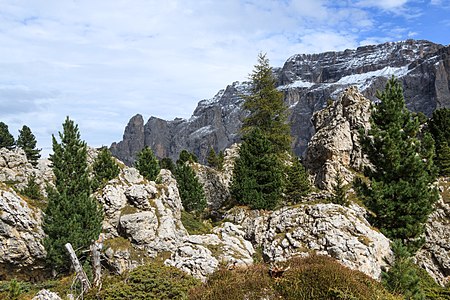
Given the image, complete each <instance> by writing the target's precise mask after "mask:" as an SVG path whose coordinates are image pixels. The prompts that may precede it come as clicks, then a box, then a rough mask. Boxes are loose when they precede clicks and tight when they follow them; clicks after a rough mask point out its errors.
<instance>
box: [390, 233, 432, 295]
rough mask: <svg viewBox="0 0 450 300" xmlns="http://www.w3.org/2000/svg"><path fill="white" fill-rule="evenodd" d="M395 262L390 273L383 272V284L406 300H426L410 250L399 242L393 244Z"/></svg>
mask: <svg viewBox="0 0 450 300" xmlns="http://www.w3.org/2000/svg"><path fill="white" fill-rule="evenodd" d="M392 251H393V252H394V257H395V262H394V264H393V265H392V266H391V267H390V268H389V271H387V272H383V274H382V278H383V284H384V285H385V286H386V288H387V289H388V290H389V291H391V292H393V293H397V294H402V295H403V296H404V297H405V299H417V300H419V299H420V300H421V299H425V294H424V292H423V290H422V289H421V287H420V278H419V276H418V274H417V272H416V268H415V267H414V263H413V261H412V258H411V254H410V252H409V251H408V248H407V247H406V246H404V245H403V243H402V242H401V241H399V240H396V241H394V242H393V243H392Z"/></svg>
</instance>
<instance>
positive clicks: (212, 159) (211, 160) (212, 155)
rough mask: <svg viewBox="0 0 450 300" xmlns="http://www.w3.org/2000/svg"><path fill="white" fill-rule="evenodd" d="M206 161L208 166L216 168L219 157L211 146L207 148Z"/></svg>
mask: <svg viewBox="0 0 450 300" xmlns="http://www.w3.org/2000/svg"><path fill="white" fill-rule="evenodd" d="M206 162H207V163H208V166H209V167H211V168H216V169H217V167H218V166H219V157H218V156H217V154H216V151H214V148H213V147H210V148H209V151H208V156H207V158H206Z"/></svg>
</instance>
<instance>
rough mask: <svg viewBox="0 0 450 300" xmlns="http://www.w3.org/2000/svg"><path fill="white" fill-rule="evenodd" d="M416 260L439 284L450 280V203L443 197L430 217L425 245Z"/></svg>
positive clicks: (444, 283)
mask: <svg viewBox="0 0 450 300" xmlns="http://www.w3.org/2000/svg"><path fill="white" fill-rule="evenodd" d="M416 260H417V263H418V265H419V266H421V267H422V268H424V269H425V270H426V271H427V272H428V273H429V274H430V275H431V276H432V277H433V278H434V279H435V280H436V282H438V283H439V284H441V285H446V284H448V283H449V282H450V205H449V204H448V203H444V201H442V199H440V200H439V202H438V203H437V204H436V210H435V211H434V212H433V213H432V214H431V215H430V217H429V218H428V222H427V224H426V229H425V245H424V246H423V247H422V249H421V250H420V251H419V252H418V253H417V254H416Z"/></svg>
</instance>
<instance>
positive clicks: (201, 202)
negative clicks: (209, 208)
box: [175, 163, 206, 212]
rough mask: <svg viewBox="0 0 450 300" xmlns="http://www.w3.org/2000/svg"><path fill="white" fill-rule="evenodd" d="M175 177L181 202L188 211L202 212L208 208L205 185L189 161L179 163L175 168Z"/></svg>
mask: <svg viewBox="0 0 450 300" xmlns="http://www.w3.org/2000/svg"><path fill="white" fill-rule="evenodd" d="M175 179H176V180H177V186H178V191H179V192H180V197H181V202H182V204H183V207H184V209H185V210H186V211H187V212H192V211H197V212H202V211H203V210H204V209H205V208H206V198H205V193H204V191H203V186H202V184H201V183H200V181H199V180H198V178H197V176H196V175H195V172H194V170H193V169H192V168H191V166H189V164H188V163H179V164H177V166H176V168H175Z"/></svg>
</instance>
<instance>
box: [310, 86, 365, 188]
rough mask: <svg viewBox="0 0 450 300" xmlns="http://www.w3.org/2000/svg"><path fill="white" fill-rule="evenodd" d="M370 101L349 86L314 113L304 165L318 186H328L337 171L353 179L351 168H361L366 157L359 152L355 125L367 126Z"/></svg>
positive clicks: (358, 126)
mask: <svg viewBox="0 0 450 300" xmlns="http://www.w3.org/2000/svg"><path fill="white" fill-rule="evenodd" d="M370 108H371V101H370V100H369V99H367V98H365V97H364V96H363V95H362V94H360V93H359V92H358V90H357V88H356V87H354V86H352V87H349V88H347V89H345V91H344V92H343V93H342V94H341V96H340V97H339V99H338V100H337V101H335V102H333V103H332V104H330V105H329V106H328V107H326V108H324V109H323V110H320V111H317V112H316V113H314V115H313V118H312V123H313V125H314V128H315V131H316V133H315V134H314V135H313V137H312V138H311V140H310V141H309V143H308V149H307V150H306V155H305V160H304V162H305V166H306V167H307V168H308V169H309V170H310V171H311V173H312V174H313V175H314V183H315V185H316V186H318V187H319V188H321V189H332V187H333V185H334V184H335V177H336V175H337V174H340V176H341V177H342V178H343V180H344V184H345V183H350V182H352V180H353V176H354V175H353V174H354V173H355V172H354V171H362V167H363V166H364V165H368V164H369V161H368V160H367V159H366V158H365V157H364V156H363V154H362V151H361V146H360V143H359V131H358V130H359V129H360V128H363V129H366V130H367V129H369V128H370V123H369V118H370Z"/></svg>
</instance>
